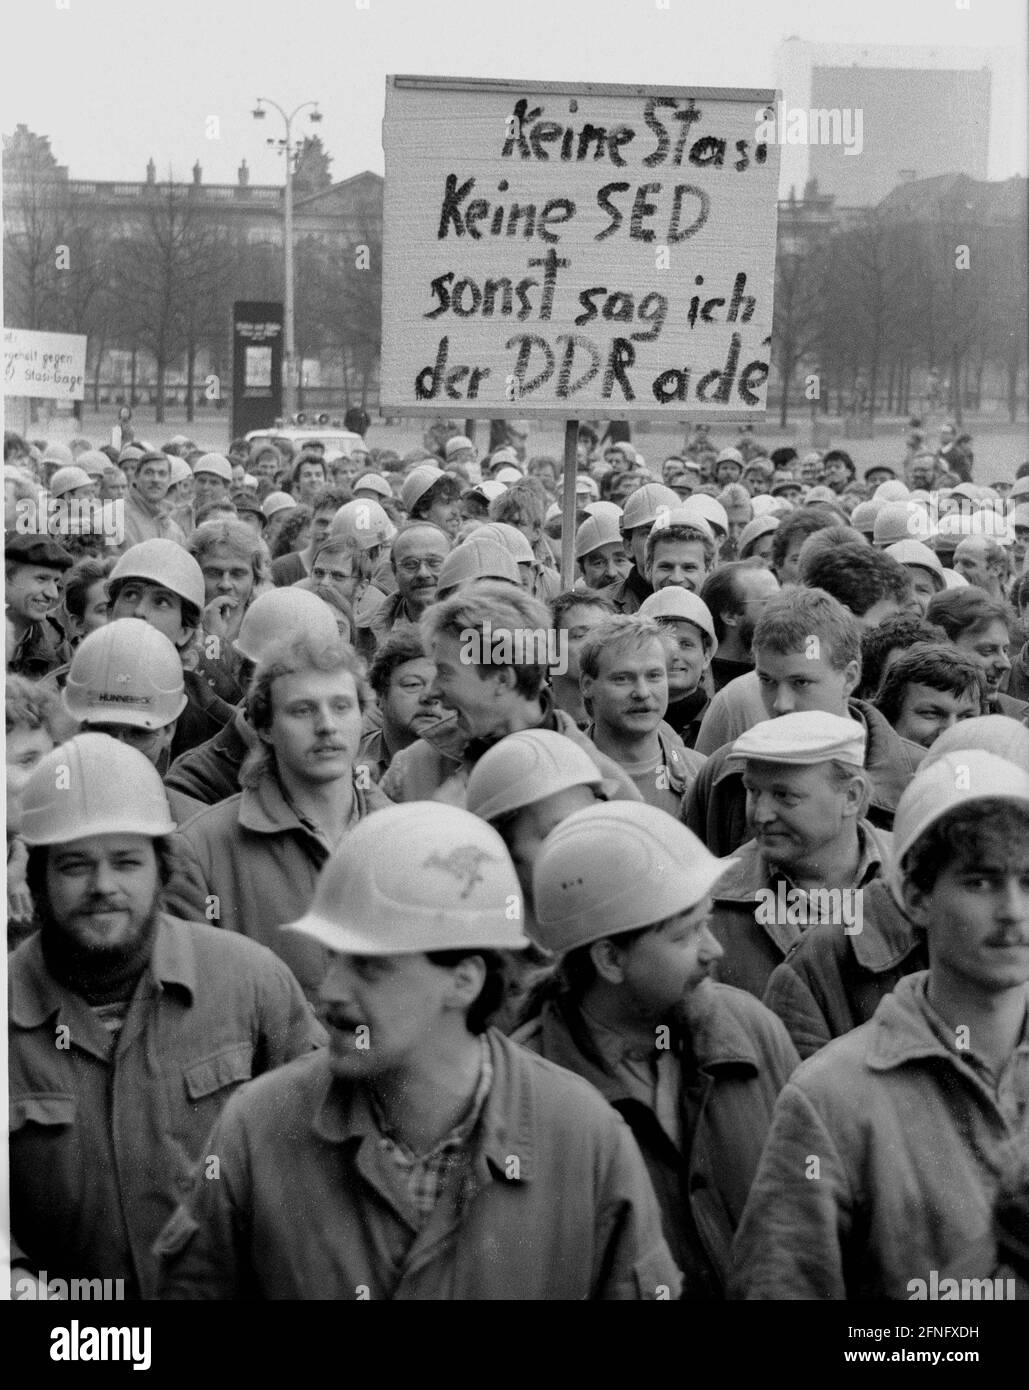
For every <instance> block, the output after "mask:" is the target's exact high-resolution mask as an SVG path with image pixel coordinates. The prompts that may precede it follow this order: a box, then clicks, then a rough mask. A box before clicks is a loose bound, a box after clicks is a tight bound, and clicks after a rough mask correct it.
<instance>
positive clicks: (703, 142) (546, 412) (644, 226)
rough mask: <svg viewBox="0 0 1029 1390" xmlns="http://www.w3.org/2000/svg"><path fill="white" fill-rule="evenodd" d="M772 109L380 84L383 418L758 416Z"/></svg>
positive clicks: (700, 98) (717, 101)
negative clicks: (766, 135)
mask: <svg viewBox="0 0 1029 1390" xmlns="http://www.w3.org/2000/svg"><path fill="white" fill-rule="evenodd" d="M776 95H777V94H776V93H775V92H773V91H768V90H762V91H753V90H738V89H710V88H703V89H692V90H691V89H688V88H681V89H680V88H665V87H655V88H645V87H630V86H622V85H605V84H583V83H553V82H521V81H507V80H505V81H492V80H477V79H463V78H437V77H389V78H388V79H387V89H386V114H385V121H384V126H383V143H384V148H385V162H386V185H385V208H384V260H383V311H382V312H383V320H382V328H383V334H382V387H381V398H382V401H383V408H384V409H385V410H387V411H391V412H396V413H398V414H404V415H416V414H432V413H438V412H441V411H442V412H445V413H448V414H453V415H459V416H461V417H467V418H474V417H478V416H491V417H502V416H504V415H511V416H560V417H563V418H565V419H568V418H570V417H582V416H591V415H592V416H601V417H613V418H617V419H630V420H631V419H633V418H636V419H641V418H644V417H649V418H651V419H653V418H660V417H662V416H668V417H670V418H673V419H684V418H690V417H696V418H703V419H710V420H719V419H733V420H739V419H746V418H748V417H750V416H753V415H755V414H760V413H761V412H762V411H763V410H764V406H765V389H766V380H767V377H768V365H769V351H770V341H771V338H770V335H771V330H772V292H773V275H774V265H775V232H776V209H777V190H778V177H779V148H778V146H777V145H776V144H774V143H767V144H766V143H763V142H762V140H761V135H762V133H763V132H762V126H764V129H765V130H767V119H766V117H767V112H766V108H767V107H769V106H770V104H771V103H772V102H774V100H775V99H776Z"/></svg>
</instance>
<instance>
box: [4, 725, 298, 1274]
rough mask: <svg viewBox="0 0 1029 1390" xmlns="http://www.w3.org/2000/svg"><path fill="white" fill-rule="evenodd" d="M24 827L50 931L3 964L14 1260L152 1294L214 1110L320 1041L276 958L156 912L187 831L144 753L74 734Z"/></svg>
mask: <svg viewBox="0 0 1029 1390" xmlns="http://www.w3.org/2000/svg"><path fill="white" fill-rule="evenodd" d="M21 812H22V818H21V823H20V826H19V833H20V834H21V836H22V838H23V839H24V840H25V842H26V843H27V844H28V845H29V857H28V869H27V878H28V884H29V887H30V890H31V893H32V897H33V901H34V903H35V906H36V912H37V920H38V922H39V924H40V930H39V931H37V932H36V933H35V934H34V935H32V936H31V937H29V938H28V940H26V941H23V942H22V944H21V945H20V946H19V947H18V949H17V950H16V951H15V952H14V953H13V955H12V956H11V957H10V960H9V965H8V975H9V979H10V1100H11V1132H10V1166H11V1234H12V1237H13V1243H14V1246H15V1249H14V1251H13V1255H14V1259H13V1263H14V1265H15V1266H16V1268H17V1267H18V1266H20V1267H21V1268H22V1269H23V1270H25V1271H27V1272H31V1273H32V1274H35V1275H36V1276H38V1277H39V1279H40V1282H42V1279H43V1277H45V1276H44V1275H43V1274H42V1271H44V1270H45V1271H46V1274H47V1275H49V1276H50V1277H51V1278H57V1279H64V1280H68V1279H111V1280H115V1279H117V1280H123V1281H124V1289H123V1294H124V1297H126V1298H131V1299H138V1298H153V1297H154V1296H155V1293H156V1282H157V1267H156V1263H155V1260H154V1257H153V1254H152V1251H151V1246H152V1244H153V1241H154V1239H155V1238H156V1236H157V1235H158V1233H159V1232H160V1230H161V1228H162V1227H163V1225H164V1223H165V1222H166V1221H167V1219H168V1217H169V1216H170V1215H171V1213H172V1212H173V1211H174V1209H175V1206H176V1204H177V1203H178V1202H179V1201H180V1200H181V1194H182V1191H183V1190H184V1188H185V1187H186V1186H187V1185H188V1183H189V1180H190V1175H191V1171H192V1169H193V1167H194V1165H195V1164H197V1163H198V1162H200V1160H201V1159H202V1157H203V1156H204V1155H206V1154H207V1153H209V1152H210V1151H209V1150H207V1149H205V1148H204V1141H205V1139H206V1138H207V1133H208V1130H209V1129H210V1127H211V1125H212V1124H213V1123H214V1121H215V1119H216V1117H217V1116H218V1114H219V1112H220V1111H221V1109H222V1106H223V1105H224V1104H225V1102H226V1101H227V1100H228V1098H229V1097H230V1095H231V1094H232V1093H233V1091H235V1090H237V1089H238V1088H239V1087H240V1086H242V1085H243V1083H244V1082H246V1081H248V1080H250V1079H251V1078H252V1077H256V1076H259V1075H261V1074H262V1073H263V1072H268V1071H271V1070H272V1069H273V1068H274V1067H277V1066H281V1065H282V1064H283V1063H284V1062H288V1061H291V1060H292V1059H293V1058H295V1057H300V1056H302V1055H303V1054H304V1053H305V1052H308V1051H310V1050H311V1049H312V1048H313V1047H316V1046H319V1045H320V1044H321V1043H323V1042H324V1040H325V1035H324V1033H323V1032H322V1030H321V1028H320V1027H319V1026H318V1024H317V1022H316V1021H315V1019H314V1017H313V1015H312V1012H311V1010H310V1008H309V1007H308V1005H307V1004H306V1002H305V1000H304V997H303V995H302V994H301V992H300V989H299V987H298V985H297V982H296V980H294V978H293V977H292V975H291V974H290V972H289V971H288V970H287V969H286V967H285V965H283V964H282V962H281V961H279V960H276V958H275V957H274V956H273V955H272V954H271V952H269V951H267V950H265V949H264V948H263V947H262V946H258V945H256V944H255V943H254V942H252V941H245V940H243V939H242V938H241V937H238V936H234V935H231V934H230V933H228V932H220V931H214V930H212V928H211V927H210V926H205V925H203V924H201V923H200V922H197V921H180V920H177V919H176V918H175V917H173V916H169V915H168V914H167V913H166V912H165V911H164V910H163V902H162V891H163V889H164V888H165V887H166V885H167V883H168V878H169V874H170V872H171V870H172V863H173V860H172V857H171V847H170V837H171V833H172V831H173V830H174V828H175V827H174V822H173V821H172V817H171V813H170V810H169V807H168V802H167V800H166V798H165V795H164V791H163V788H162V787H161V779H160V777H159V776H158V773H157V770H156V769H155V768H154V767H153V766H151V764H150V762H149V761H148V760H147V758H146V757H145V756H144V755H143V754H142V753H141V752H139V751H138V750H137V749H135V748H131V747H129V745H128V744H124V743H120V742H118V741H117V740H115V739H112V738H108V736H107V735H106V734H98V733H86V734H79V735H78V736H76V737H75V738H73V739H71V740H70V741H69V742H67V743H64V744H61V745H60V746H59V747H57V748H55V749H53V750H52V751H51V752H50V753H48V754H47V755H46V757H44V758H42V759H41V760H40V761H39V762H38V763H37V764H36V767H35V769H34V770H33V772H32V775H31V776H30V778H29V779H28V781H27V783H26V785H25V787H24V791H23V794H22V800H21ZM200 1166H201V1171H203V1170H204V1167H205V1165H204V1164H203V1163H202V1162H201V1164H200ZM208 1171H209V1175H210V1170H208ZM119 1296H121V1295H119Z"/></svg>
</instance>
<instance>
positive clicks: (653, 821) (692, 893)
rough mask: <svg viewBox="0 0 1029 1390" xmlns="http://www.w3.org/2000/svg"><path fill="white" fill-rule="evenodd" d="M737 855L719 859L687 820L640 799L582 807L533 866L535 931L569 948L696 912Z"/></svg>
mask: <svg viewBox="0 0 1029 1390" xmlns="http://www.w3.org/2000/svg"><path fill="white" fill-rule="evenodd" d="M736 862H737V861H736V860H735V859H716V858H715V856H714V855H713V854H712V853H711V852H710V851H709V850H708V849H707V847H706V846H705V845H704V844H703V843H702V842H701V841H700V840H699V839H698V838H697V836H696V835H694V834H693V832H692V830H688V829H687V828H686V826H685V825H683V824H682V823H681V822H680V821H677V820H676V819H675V818H674V817H673V816H670V815H669V814H668V812H667V811H661V810H659V809H658V808H657V807H656V806H648V805H646V804H645V803H644V802H637V801H608V802H598V803H597V805H596V806H587V807H586V809H585V810H582V811H575V812H574V813H573V814H572V815H570V816H569V817H568V818H567V819H566V820H563V821H562V822H561V824H560V825H559V826H557V828H556V829H555V830H552V831H551V833H550V834H549V835H548V836H547V838H546V840H544V842H543V849H542V851H541V853H540V856H539V858H538V859H537V861H536V865H535V868H534V870H533V876H532V883H533V900H534V902H535V915H536V929H535V935H536V937H537V939H538V940H539V943H540V945H541V946H543V947H545V948H546V949H547V950H548V951H554V952H556V953H559V954H563V953H564V952H565V951H571V950H574V949H575V948H576V947H578V946H586V945H588V944H589V943H590V942H592V941H599V940H600V939H601V937H604V936H613V935H616V934H618V933H620V932H626V931H634V930H635V929H636V928H638V927H649V926H653V925H654V924H655V923H657V922H663V921H665V919H666V918H668V917H674V916H676V915H677V914H679V913H681V912H688V911H689V910H690V908H693V907H696V906H697V904H698V903H700V902H702V901H703V899H704V898H706V897H707V895H708V894H709V893H710V892H711V890H712V889H713V888H714V886H715V884H716V883H717V882H718V880H719V879H720V878H721V876H722V875H723V874H724V873H725V871H726V869H728V868H729V867H730V866H731V865H733V864H735V863H736Z"/></svg>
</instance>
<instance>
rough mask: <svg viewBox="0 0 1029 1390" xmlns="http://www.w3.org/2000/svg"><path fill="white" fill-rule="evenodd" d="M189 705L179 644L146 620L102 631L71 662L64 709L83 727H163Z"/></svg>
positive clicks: (129, 621) (92, 635)
mask: <svg viewBox="0 0 1029 1390" xmlns="http://www.w3.org/2000/svg"><path fill="white" fill-rule="evenodd" d="M186 703H187V700H186V694H185V691H184V688H183V679H182V661H181V659H180V657H179V654H178V652H177V651H176V649H175V646H174V645H173V643H172V642H171V641H169V639H168V638H167V637H165V635H164V633H163V632H158V630H157V628H156V627H153V626H152V625H151V624H150V623H145V622H143V620H142V619H141V618H116V619H115V621H114V622H111V623H107V624H106V625H105V626H104V627H100V628H97V630H96V631H95V632H91V633H90V634H89V636H88V637H86V638H84V639H83V641H82V643H81V645H80V646H79V647H78V648H76V651H75V655H74V656H73V657H72V659H71V667H70V669H69V671H68V681H67V684H66V685H65V687H64V706H65V709H67V711H68V713H69V714H70V715H71V716H72V718H73V719H77V720H79V721H80V722H81V723H87V724H88V723H97V724H130V725H132V726H133V727H134V728H137V729H151V730H152V729H163V728H164V727H165V726H166V725H167V724H170V723H171V722H172V720H173V719H178V717H179V715H180V714H181V713H182V711H183V710H184V709H185V708H186Z"/></svg>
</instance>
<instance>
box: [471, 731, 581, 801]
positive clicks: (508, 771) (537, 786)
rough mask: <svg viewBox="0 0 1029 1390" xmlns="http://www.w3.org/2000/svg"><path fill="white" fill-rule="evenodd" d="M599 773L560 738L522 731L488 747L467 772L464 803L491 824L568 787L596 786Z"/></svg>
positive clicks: (569, 742)
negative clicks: (498, 818) (469, 773)
mask: <svg viewBox="0 0 1029 1390" xmlns="http://www.w3.org/2000/svg"><path fill="white" fill-rule="evenodd" d="M602 782H603V778H602V776H601V773H600V769H599V768H598V767H597V765H596V763H595V762H594V761H593V759H592V758H591V757H590V755H589V754H588V753H587V752H586V750H585V749H584V748H580V747H579V745H578V744H577V743H574V742H573V741H572V740H571V739H570V738H566V737H565V735H564V734H558V733H555V732H554V731H553V730H551V729H522V730H520V731H519V732H518V733H516V734H509V735H508V737H507V738H502V739H501V740H500V742H499V743H495V744H494V745H493V747H492V748H490V749H488V750H487V751H486V752H485V753H484V754H483V755H482V757H481V758H480V759H479V760H478V762H477V763H476V764H475V766H474V767H473V768H472V771H471V775H470V776H469V778H468V786H467V789H466V793H465V805H466V806H467V807H468V810H469V811H471V812H473V814H474V815H477V816H481V817H482V819H483V820H488V821H492V820H496V818H497V817H498V816H506V815H508V814H509V813H510V812H511V811H519V810H521V809H522V808H523V807H524V806H532V805H534V804H535V803H536V802H537V801H542V800H543V798H544V797H546V796H553V795H554V794H555V793H556V792H563V791H567V789H568V788H569V787H599V786H601V784H602Z"/></svg>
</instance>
